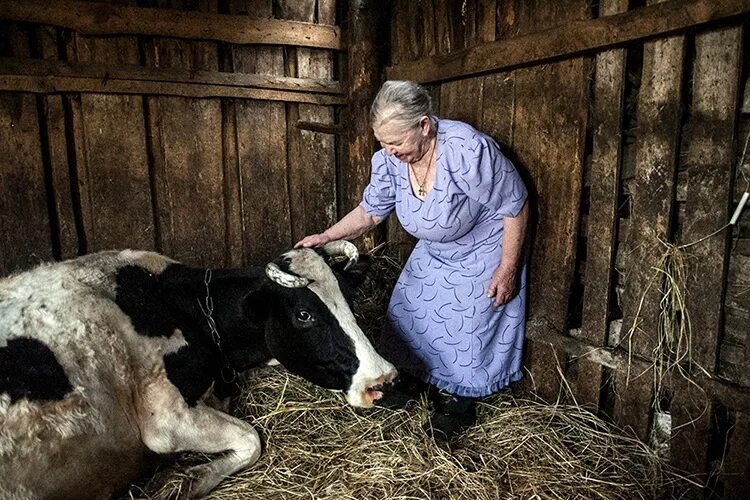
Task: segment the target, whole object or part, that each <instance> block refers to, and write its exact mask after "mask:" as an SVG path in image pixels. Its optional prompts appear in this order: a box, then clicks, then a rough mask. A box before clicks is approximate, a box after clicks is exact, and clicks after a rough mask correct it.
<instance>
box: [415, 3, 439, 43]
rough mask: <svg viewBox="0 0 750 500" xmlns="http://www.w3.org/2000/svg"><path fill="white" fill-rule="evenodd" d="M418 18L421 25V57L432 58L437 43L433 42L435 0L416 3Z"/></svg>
mask: <svg viewBox="0 0 750 500" xmlns="http://www.w3.org/2000/svg"><path fill="white" fill-rule="evenodd" d="M418 5H419V8H420V12H419V15H420V17H419V18H417V19H419V21H417V22H420V21H421V23H422V33H423V35H422V36H423V38H422V48H423V50H422V56H423V57H428V56H434V55H435V50H436V45H437V42H436V41H435V22H436V21H435V0H423V1H421V2H418Z"/></svg>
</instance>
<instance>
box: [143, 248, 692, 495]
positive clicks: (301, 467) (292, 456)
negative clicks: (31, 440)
mask: <svg viewBox="0 0 750 500" xmlns="http://www.w3.org/2000/svg"><path fill="white" fill-rule="evenodd" d="M375 260H376V262H375V264H376V266H375V267H376V269H375V272H374V273H373V274H372V276H373V279H372V280H370V282H369V283H366V284H365V289H364V291H363V293H362V294H361V296H360V297H359V300H358V303H359V308H358V309H359V314H360V315H361V316H360V322H361V324H362V326H363V327H366V329H368V330H370V331H372V330H374V329H378V328H379V325H381V324H382V317H383V315H384V312H385V307H386V304H387V300H388V295H389V291H390V290H391V289H392V286H393V281H394V280H395V278H396V277H397V275H398V265H397V264H396V263H395V261H393V260H391V259H388V258H386V257H379V258H376V259H375ZM384 285H388V286H387V287H385V288H384V289H383V286H384ZM372 287H376V288H377V290H373V289H372ZM243 385H244V387H243V393H242V394H243V395H242V397H241V398H239V399H238V400H237V401H235V402H234V404H233V409H232V413H233V414H234V415H236V416H237V417H239V418H242V419H245V420H247V421H248V422H250V423H251V424H252V425H253V426H255V428H256V429H257V430H258V431H259V433H260V434H261V436H262V439H263V443H264V449H263V455H262V456H261V458H260V460H259V461H258V462H257V463H256V464H255V465H253V466H252V467H250V468H248V469H247V470H244V471H241V472H239V473H238V474H236V475H235V476H233V477H231V478H228V479H226V480H225V481H223V482H222V483H221V484H220V485H219V487H218V489H217V490H215V491H214V492H213V493H212V494H211V496H210V498H212V499H217V500H230V499H244V498H262V499H295V498H304V499H309V498H314V499H337V500H339V499H358V500H359V499H448V498H470V499H477V500H480V499H498V498H560V499H575V498H579V499H592V498H601V499H633V498H643V499H652V498H665V497H670V496H672V491H677V490H680V489H683V488H684V486H685V485H686V484H687V483H686V480H684V479H682V478H680V477H679V476H678V475H677V474H675V473H674V472H673V471H671V470H670V469H669V468H668V467H667V466H665V465H664V463H663V462H662V461H661V460H660V459H659V458H658V457H657V455H656V453H655V452H653V451H652V450H650V449H649V448H648V447H647V446H645V445H644V444H642V443H640V442H639V441H637V440H635V439H632V438H629V437H625V436H624V435H622V434H621V433H619V432H617V431H616V430H615V429H614V428H612V427H610V426H609V425H607V424H605V423H604V422H603V421H602V420H600V419H598V418H597V417H596V416H594V415H592V414H591V413H589V412H587V411H585V410H583V409H581V408H578V407H576V406H563V405H559V404H558V405H548V404H542V403H538V402H534V401H528V400H523V399H516V398H514V397H513V396H512V395H511V394H510V393H509V392H507V391H506V392H503V393H501V394H497V395H495V396H493V397H491V398H488V399H487V400H485V401H483V402H482V403H480V404H479V407H478V425H476V426H475V427H472V428H471V429H470V430H469V431H468V432H467V433H466V434H465V435H463V436H461V437H460V438H459V439H458V440H457V441H456V442H455V443H454V445H453V446H452V447H451V448H450V449H448V448H445V447H441V446H438V445H437V444H436V443H435V442H434V441H433V440H432V439H431V438H430V437H428V435H427V434H426V433H425V431H424V430H423V427H422V426H423V423H424V422H425V421H426V420H427V418H428V415H429V411H428V407H427V404H426V402H425V401H422V402H421V403H420V404H416V405H413V406H411V407H408V408H407V409H404V410H388V409H375V410H359V409H354V408H352V407H350V406H348V405H346V403H345V402H344V400H343V398H342V397H341V396H340V395H336V394H333V393H331V392H329V391H326V390H324V389H320V388H317V387H315V386H313V385H312V384H310V383H308V382H306V381H305V380H303V379H301V378H300V377H297V376H294V375H292V374H289V373H288V372H286V371H284V370H283V369H281V368H279V367H274V368H270V367H269V368H264V369H260V370H257V371H253V372H251V373H249V374H248V376H247V377H246V378H245V379H244V380H243ZM205 459H206V457H203V456H196V455H188V456H184V457H181V458H180V459H179V460H177V462H175V463H172V465H170V467H169V468H168V469H165V470H162V471H160V472H159V473H158V474H157V475H156V476H155V478H154V479H152V480H151V481H150V482H147V483H145V484H141V485H139V486H137V487H133V488H132V489H131V491H130V494H129V497H130V498H138V499H155V498H159V499H162V498H174V497H175V496H177V495H178V494H179V492H180V488H181V487H182V484H183V479H184V476H183V475H182V474H181V472H180V471H184V470H185V469H186V468H187V467H189V466H190V465H193V464H196V463H201V462H203V461H205Z"/></svg>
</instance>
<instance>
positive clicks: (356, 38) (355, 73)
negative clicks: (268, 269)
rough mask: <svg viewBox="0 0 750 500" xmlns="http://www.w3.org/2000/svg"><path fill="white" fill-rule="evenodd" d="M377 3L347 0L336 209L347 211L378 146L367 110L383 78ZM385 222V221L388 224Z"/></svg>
mask: <svg viewBox="0 0 750 500" xmlns="http://www.w3.org/2000/svg"><path fill="white" fill-rule="evenodd" d="M381 10H382V9H381V8H380V3H379V2H377V1H373V0H352V1H351V2H350V3H349V17H348V23H349V25H348V28H347V31H348V33H349V41H348V45H347V46H348V52H347V71H348V73H347V76H348V78H347V81H348V99H347V101H348V102H347V104H348V106H347V107H346V108H344V110H343V113H342V115H343V116H344V117H345V120H346V124H347V140H348V143H347V148H346V149H347V154H348V158H346V159H344V161H341V162H340V163H339V186H340V191H339V211H340V214H341V215H343V214H346V213H348V212H349V211H351V210H352V209H354V208H355V207H356V206H357V205H359V203H360V202H361V200H362V193H363V192H364V189H365V186H367V184H368V183H369V181H370V160H371V158H372V154H373V153H374V152H375V151H376V150H377V149H378V148H379V146H378V145H377V142H376V141H375V137H374V135H373V133H372V129H371V128H370V119H369V111H370V105H371V103H372V100H373V99H374V97H375V95H376V93H377V91H378V88H379V87H380V83H381V79H382V63H384V62H385V59H386V57H385V51H386V44H385V43H384V42H385V34H384V32H386V31H387V30H386V29H385V28H386V23H388V22H389V21H390V20H389V19H388V18H386V17H385V16H384V15H383V13H382V12H381ZM387 224H388V223H386V225H387ZM379 231H382V229H379V230H376V231H371V232H370V233H368V234H366V235H365V236H364V237H363V241H362V242H361V243H362V245H363V246H364V247H365V248H367V249H371V248H373V247H374V246H375V241H376V238H377V236H378V233H379Z"/></svg>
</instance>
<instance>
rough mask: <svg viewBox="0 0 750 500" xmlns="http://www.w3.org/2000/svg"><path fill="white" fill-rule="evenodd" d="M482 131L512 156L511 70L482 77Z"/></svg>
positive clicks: (512, 75)
mask: <svg viewBox="0 0 750 500" xmlns="http://www.w3.org/2000/svg"><path fill="white" fill-rule="evenodd" d="M482 97H483V99H482V100H483V106H482V123H481V127H482V131H483V132H484V133H486V134H488V135H490V136H492V138H493V139H495V140H496V141H497V142H498V144H500V146H501V148H502V149H503V151H504V153H505V154H506V155H511V156H512V146H513V125H514V124H513V113H514V110H513V108H514V107H515V77H514V74H513V72H512V71H509V72H507V73H494V74H492V75H487V76H485V77H484V82H483V83H482Z"/></svg>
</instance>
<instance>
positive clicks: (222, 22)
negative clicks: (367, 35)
mask: <svg viewBox="0 0 750 500" xmlns="http://www.w3.org/2000/svg"><path fill="white" fill-rule="evenodd" d="M0 19H9V20H12V21H20V22H26V23H35V24H49V25H53V26H60V27H63V28H69V29H72V30H74V31H77V32H79V33H82V34H86V35H152V36H157V37H175V38H186V39H202V40H215V41H219V42H229V43H237V44H265V45H296V46H302V47H319V48H326V49H334V50H342V49H344V43H343V39H342V35H341V31H340V29H339V28H337V27H336V26H326V25H317V24H312V23H302V22H293V21H279V20H277V19H252V18H249V17H247V16H228V15H224V14H215V13H211V12H188V11H184V10H171V9H170V10H169V11H166V12H165V11H164V10H163V9H154V8H143V7H135V6H130V5H115V4H109V3H103V2H84V1H76V0H57V1H55V2H48V1H46V0H0Z"/></svg>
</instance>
